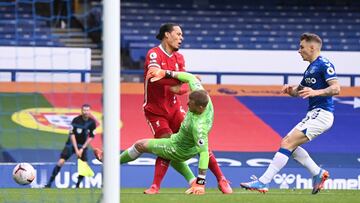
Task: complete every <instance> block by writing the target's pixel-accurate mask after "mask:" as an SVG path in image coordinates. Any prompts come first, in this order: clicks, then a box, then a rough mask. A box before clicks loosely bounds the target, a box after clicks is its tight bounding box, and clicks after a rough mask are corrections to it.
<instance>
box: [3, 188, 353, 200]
mask: <svg viewBox="0 0 360 203" xmlns="http://www.w3.org/2000/svg"><path fill="white" fill-rule="evenodd" d="M143 190H144V189H143V188H141V189H139V188H131V189H130V188H127V189H122V190H121V202H126V203H127V202H129V203H153V202H166V203H175V202H179V203H180V202H181V203H190V202H196V203H201V202H203V203H212V202H214V203H215V202H223V203H231V202H250V203H258V202H266V203H271V202H274V203H290V202H323V203H331V202H334V203H339V202H359V200H360V190H325V191H321V192H320V193H319V194H317V195H311V194H310V193H311V191H310V190H279V189H273V190H270V191H269V192H268V193H266V194H260V193H258V192H251V191H246V190H242V189H240V188H235V189H234V193H233V194H231V195H223V194H221V193H220V192H219V190H217V189H207V191H206V194H205V195H202V196H195V195H185V194H184V193H183V192H184V191H185V188H171V189H169V188H164V189H162V190H161V193H160V194H158V195H143V194H142V192H143ZM100 198H101V190H100V189H0V202H1V203H5V202H9V203H17V202H24V203H25V202H26V203H32V202H34V203H35V202H37V203H41V202H44V203H45V202H46V203H47V202H54V203H55V202H63V203H65V202H66V203H67V202H84V203H91V202H94V203H95V202H100V201H99V200H100Z"/></svg>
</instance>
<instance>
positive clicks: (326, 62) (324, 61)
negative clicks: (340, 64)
mask: <svg viewBox="0 0 360 203" xmlns="http://www.w3.org/2000/svg"><path fill="white" fill-rule="evenodd" d="M316 62H317V64H318V65H321V66H324V67H330V66H331V67H333V66H334V65H333V64H332V63H331V61H330V60H329V59H328V58H326V57H323V56H319V58H318V59H317V60H316Z"/></svg>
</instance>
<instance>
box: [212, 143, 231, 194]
mask: <svg viewBox="0 0 360 203" xmlns="http://www.w3.org/2000/svg"><path fill="white" fill-rule="evenodd" d="M209 169H210V171H211V172H212V173H213V174H214V175H215V177H216V180H217V181H218V188H219V189H220V190H221V192H222V193H224V194H231V193H232V192H233V191H232V188H231V186H230V182H229V181H228V180H227V179H226V178H225V176H224V174H223V173H222V171H221V169H220V167H219V164H218V162H217V160H216V157H215V155H214V153H213V152H212V151H211V150H210V149H209Z"/></svg>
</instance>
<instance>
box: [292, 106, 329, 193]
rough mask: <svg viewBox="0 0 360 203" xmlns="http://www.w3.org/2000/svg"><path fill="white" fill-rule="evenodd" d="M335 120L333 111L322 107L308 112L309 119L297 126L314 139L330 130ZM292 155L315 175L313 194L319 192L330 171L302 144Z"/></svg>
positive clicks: (309, 137) (310, 138)
mask: <svg viewBox="0 0 360 203" xmlns="http://www.w3.org/2000/svg"><path fill="white" fill-rule="evenodd" d="M333 121H334V116H333V114H332V113H330V112H328V111H325V110H322V109H314V110H312V111H310V112H309V113H308V119H306V120H305V119H304V120H303V121H302V122H301V123H299V124H298V125H297V126H296V127H295V128H296V129H298V130H300V131H302V132H304V134H305V136H306V137H307V138H308V139H309V140H313V139H315V138H316V137H317V136H319V135H321V134H322V133H323V132H325V131H326V130H328V129H329V128H330V127H331V126H332V124H333ZM292 156H293V158H294V159H295V160H296V161H297V162H299V163H300V164H301V165H303V166H304V167H305V168H306V169H307V170H308V171H309V172H310V174H311V175H312V176H313V191H312V194H316V193H318V192H319V191H320V190H321V189H322V188H323V184H324V182H325V181H326V180H327V179H328V178H329V172H328V171H326V170H324V169H321V168H320V167H319V166H318V165H317V164H316V163H315V162H314V160H313V159H312V158H311V157H310V155H309V153H308V152H307V151H306V150H305V149H303V148H302V147H300V146H299V147H297V148H296V149H295V150H294V151H293V154H292Z"/></svg>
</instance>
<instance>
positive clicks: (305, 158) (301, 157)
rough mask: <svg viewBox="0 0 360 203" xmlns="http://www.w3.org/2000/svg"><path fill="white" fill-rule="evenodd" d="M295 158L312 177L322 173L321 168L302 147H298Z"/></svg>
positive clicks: (294, 154) (294, 153)
mask: <svg viewBox="0 0 360 203" xmlns="http://www.w3.org/2000/svg"><path fill="white" fill-rule="evenodd" d="M292 156H293V158H294V159H295V160H296V161H297V162H299V163H300V164H301V165H303V166H304V167H305V168H307V169H308V170H309V172H310V173H311V175H312V176H315V175H317V174H319V173H320V167H319V166H318V165H317V164H316V163H315V162H314V160H313V159H312V158H311V157H310V155H309V153H308V152H307V151H306V150H305V149H304V148H302V147H297V148H296V149H295V150H294V152H293V154H292Z"/></svg>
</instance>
